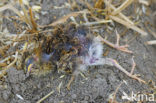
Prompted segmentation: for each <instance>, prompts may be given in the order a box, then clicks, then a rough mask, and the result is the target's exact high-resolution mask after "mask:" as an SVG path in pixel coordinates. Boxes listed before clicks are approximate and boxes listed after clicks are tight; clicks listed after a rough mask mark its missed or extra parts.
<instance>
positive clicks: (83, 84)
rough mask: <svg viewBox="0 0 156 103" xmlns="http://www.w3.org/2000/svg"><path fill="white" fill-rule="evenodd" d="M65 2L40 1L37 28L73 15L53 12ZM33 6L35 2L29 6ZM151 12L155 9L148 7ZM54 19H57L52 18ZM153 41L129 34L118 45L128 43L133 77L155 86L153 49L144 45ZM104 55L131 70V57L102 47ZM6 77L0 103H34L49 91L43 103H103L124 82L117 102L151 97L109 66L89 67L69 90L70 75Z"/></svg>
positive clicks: (66, 10) (142, 86)
mask: <svg viewBox="0 0 156 103" xmlns="http://www.w3.org/2000/svg"><path fill="white" fill-rule="evenodd" d="M64 1H65V0H42V4H41V7H42V9H41V13H40V14H39V15H40V19H39V20H38V21H37V22H38V23H39V24H40V25H45V24H49V23H51V22H53V21H55V20H56V19H57V18H60V17H62V16H63V15H65V14H68V13H70V12H72V11H71V10H70V9H69V8H67V7H65V8H60V9H54V6H61V5H64ZM32 4H35V2H32ZM133 6H134V5H132V6H130V7H129V8H128V9H129V12H126V14H128V15H133V11H132V9H131V8H133ZM151 8H152V10H156V9H154V7H151ZM3 14H4V15H6V16H8V15H9V16H10V15H14V13H12V12H11V11H9V10H6V11H5V12H3ZM55 17H56V18H55ZM139 19H140V21H141V23H140V26H141V27H142V28H144V29H145V30H146V28H145V27H144V25H143V23H144V21H147V20H149V21H150V22H152V21H151V20H152V19H150V17H147V16H146V15H144V16H143V17H140V18H139ZM3 21H4V24H3V27H6V26H7V28H8V30H9V31H10V32H11V33H16V32H17V31H16V29H15V28H14V26H13V23H12V22H10V21H9V20H7V19H4V20H3ZM113 28H115V29H117V30H118V32H119V33H122V32H123V30H124V28H125V27H123V26H122V25H120V24H117V23H115V27H113ZM98 30H99V33H100V34H102V35H106V32H105V26H102V27H100V28H99V29H98ZM108 40H110V41H111V42H113V43H115V40H116V36H115V32H114V33H113V34H112V35H110V36H109V38H108ZM148 40H153V36H152V35H151V34H150V33H149V34H148V36H146V37H141V36H140V35H136V32H134V31H132V30H128V32H127V33H126V35H124V36H122V37H121V44H123V45H124V44H125V43H128V44H129V45H130V47H129V49H130V50H132V51H133V52H134V54H133V55H134V56H135V58H134V61H135V62H136V65H137V66H136V69H135V71H134V73H135V74H140V78H142V79H144V80H145V81H148V80H153V81H154V82H156V70H155V69H156V67H155V63H156V58H155V56H156V46H147V45H145V42H146V41H148ZM104 47H105V48H104V52H106V51H107V50H109V53H108V55H107V57H110V58H113V59H116V60H117V61H118V62H119V63H120V64H121V65H122V66H123V67H124V68H125V69H126V70H127V71H130V70H131V64H132V61H131V58H132V56H133V55H132V54H127V53H124V52H121V51H117V50H115V49H112V48H110V47H109V46H107V45H105V44H104ZM7 73H8V75H7V76H6V77H5V80H1V81H0V103H35V102H36V101H38V100H39V99H41V98H42V97H44V96H45V95H47V94H48V93H49V92H51V91H52V90H53V91H54V93H53V94H52V95H51V96H49V97H48V98H47V99H46V100H44V102H43V103H106V102H108V100H109V97H110V96H111V94H112V93H114V92H115V90H116V88H117V87H118V86H119V84H120V83H121V82H123V81H126V83H127V84H126V83H123V84H122V86H121V87H120V89H119V90H118V92H117V94H116V100H117V101H118V102H127V100H122V98H121V97H122V96H123V92H125V93H126V94H128V95H130V94H131V93H132V91H133V92H134V93H137V92H141V93H152V92H153V90H151V89H150V87H149V85H145V84H142V83H139V82H138V81H136V80H133V79H131V78H129V77H128V76H126V75H125V74H124V73H122V72H121V71H120V70H118V69H117V68H115V67H111V66H107V65H106V66H96V67H90V68H89V71H88V72H86V73H85V77H86V78H84V77H82V76H78V77H77V78H76V80H75V81H74V82H73V83H72V85H71V90H67V88H66V87H65V85H66V84H67V83H68V81H69V79H70V75H65V77H64V78H59V77H60V76H61V75H62V74H58V73H54V72H51V73H49V74H47V75H45V76H44V75H43V76H40V77H36V76H33V75H31V76H30V77H28V78H27V77H26V75H25V72H24V70H16V69H15V68H11V69H9V70H8V71H7ZM61 82H62V86H61V89H60V92H59V91H58V90H57V87H58V85H59V84H60V83H61ZM17 95H20V96H22V97H23V99H24V100H22V99H20V98H18V96H17Z"/></svg>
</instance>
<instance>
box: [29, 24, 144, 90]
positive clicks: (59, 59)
mask: <svg viewBox="0 0 156 103" xmlns="http://www.w3.org/2000/svg"><path fill="white" fill-rule="evenodd" d="M64 28H65V29H63V30H62V27H61V28H56V30H55V31H54V32H53V33H52V34H49V35H46V37H45V38H44V39H43V42H42V44H41V48H40V51H41V52H40V53H39V55H40V56H33V57H31V58H29V59H27V61H26V68H27V70H28V72H31V71H33V72H36V70H38V71H39V72H42V70H45V69H47V67H48V70H51V69H54V68H56V69H57V71H58V72H64V73H70V74H72V77H71V79H70V81H69V83H68V84H67V88H68V89H70V85H71V82H72V81H73V80H74V78H75V76H77V75H78V74H79V73H80V72H83V71H86V70H87V69H88V67H89V66H96V65H105V64H107V65H111V66H116V67H117V68H118V69H120V70H121V71H122V72H124V73H125V74H126V75H128V76H129V77H131V78H134V79H137V80H138V81H141V82H144V81H143V80H141V79H140V78H138V77H137V76H136V75H133V74H132V73H133V69H134V68H133V69H132V71H131V73H129V72H127V71H126V70H125V69H124V68H123V67H121V66H120V65H119V64H118V63H117V62H116V61H115V60H114V59H111V58H104V57H103V43H102V39H101V38H100V37H99V36H94V35H93V34H91V33H88V32H89V31H88V29H86V28H85V27H76V25H74V24H72V25H70V26H67V27H64ZM37 64H40V65H39V66H38V67H36V69H34V67H35V66H36V65H37ZM43 64H46V65H44V66H42V65H43ZM47 64H49V65H48V66H47ZM144 83H145V82H144Z"/></svg>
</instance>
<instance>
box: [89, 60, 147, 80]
mask: <svg viewBox="0 0 156 103" xmlns="http://www.w3.org/2000/svg"><path fill="white" fill-rule="evenodd" d="M132 60H133V59H132ZM105 64H107V65H110V66H115V67H116V68H118V69H119V70H120V71H122V72H123V73H125V74H126V75H127V76H129V77H131V78H133V79H136V80H138V81H139V82H142V83H146V82H145V81H144V80H142V79H140V78H139V77H137V75H133V71H134V68H135V65H136V64H135V62H134V60H133V66H132V69H131V72H130V73H129V72H128V71H126V70H125V69H124V68H123V67H122V66H121V65H120V64H119V63H118V62H117V61H116V60H114V59H111V58H101V59H99V60H98V61H96V62H95V63H92V64H90V65H105Z"/></svg>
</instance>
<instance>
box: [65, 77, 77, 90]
mask: <svg viewBox="0 0 156 103" xmlns="http://www.w3.org/2000/svg"><path fill="white" fill-rule="evenodd" d="M74 79H75V75H72V77H71V78H70V80H69V82H68V84H67V89H68V90H70V85H71V83H72V82H73V81H74Z"/></svg>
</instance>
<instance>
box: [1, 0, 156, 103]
mask: <svg viewBox="0 0 156 103" xmlns="http://www.w3.org/2000/svg"><path fill="white" fill-rule="evenodd" d="M80 1H81V2H82V3H84V4H85V5H86V7H87V9H85V10H81V11H78V12H72V13H70V14H68V15H66V16H63V17H62V18H59V19H58V20H57V21H55V22H52V23H50V24H49V25H39V24H37V23H36V21H35V18H34V13H33V10H32V8H31V7H30V6H29V5H28V3H27V4H24V3H23V1H22V0H19V2H14V3H8V4H6V5H3V6H1V7H0V12H3V11H4V10H7V9H9V10H12V11H13V12H14V13H15V14H16V15H17V16H16V17H17V18H19V20H20V22H24V23H26V24H27V27H25V28H26V29H25V30H24V31H20V33H19V34H16V35H14V36H11V35H10V34H9V32H4V30H1V31H0V37H1V40H0V43H1V44H2V45H0V46H1V48H0V55H1V58H0V70H1V71H0V78H2V77H3V76H4V75H5V74H6V70H7V69H9V68H11V67H13V66H16V65H17V64H16V63H17V62H22V61H19V60H21V59H23V58H21V57H22V56H23V55H24V53H25V52H31V53H32V52H33V51H34V49H36V48H38V47H39V46H38V44H36V42H35V41H32V38H35V37H36V36H38V35H39V33H46V32H49V31H52V30H42V28H46V27H54V26H57V25H58V24H64V23H65V22H66V21H67V20H68V19H70V18H71V17H73V18H76V17H79V16H83V19H84V21H85V22H82V23H77V22H76V21H75V23H77V24H78V25H85V26H93V27H94V25H100V26H102V25H107V27H108V28H109V23H113V22H117V23H119V24H122V25H123V26H125V27H126V28H127V29H132V30H134V31H135V32H138V33H139V34H140V35H142V36H147V32H146V31H144V30H143V29H142V28H140V27H139V26H137V25H136V23H135V22H133V20H131V19H130V18H129V17H127V16H126V15H124V14H123V12H122V11H123V10H125V9H126V8H127V7H128V6H130V5H131V4H133V3H140V4H143V5H147V6H148V5H149V2H147V1H145V0H138V2H136V1H135V0H125V1H124V2H121V3H120V6H118V7H116V6H115V5H113V3H112V2H111V0H97V1H96V2H95V5H94V6H91V4H89V3H88V2H85V1H83V0H80ZM69 2H70V3H69V4H70V6H71V7H79V5H78V4H77V3H76V2H75V1H71V0H69ZM15 4H18V5H20V7H21V11H22V12H23V14H22V13H21V12H20V10H19V9H17V8H15V7H14V5H15ZM104 5H105V6H106V7H105V8H103V6H104ZM27 8H28V9H27ZM79 8H80V7H79ZM71 9H73V8H71ZM96 13H97V14H98V15H96ZM88 15H90V16H88ZM100 16H101V17H103V16H105V18H99V17H100ZM88 18H92V19H93V20H94V21H89V19H88ZM100 38H101V39H102V41H103V42H105V43H106V44H107V45H109V46H111V47H113V48H115V49H117V50H120V51H123V52H128V53H132V51H130V50H128V49H127V47H123V48H119V47H122V46H119V45H117V46H116V45H115V44H112V43H110V42H109V41H107V40H106V39H104V38H102V36H100ZM118 42H119V41H118ZM147 43H148V44H149V45H153V44H156V41H155V40H154V41H149V42H147ZM18 44H23V47H22V48H20V49H16V51H12V52H9V51H8V50H9V48H11V47H15V46H18ZM5 52H8V54H9V55H6V54H5ZM13 58H14V59H13ZM22 68H23V67H22ZM52 93H53V92H51V93H49V94H48V95H47V96H45V97H44V98H43V99H41V100H39V101H38V102H37V103H40V102H41V101H43V100H44V99H45V98H47V97H48V96H49V95H51V94H52Z"/></svg>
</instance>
